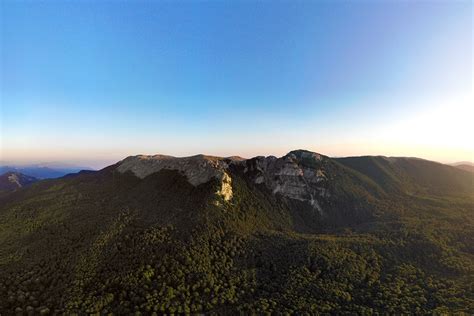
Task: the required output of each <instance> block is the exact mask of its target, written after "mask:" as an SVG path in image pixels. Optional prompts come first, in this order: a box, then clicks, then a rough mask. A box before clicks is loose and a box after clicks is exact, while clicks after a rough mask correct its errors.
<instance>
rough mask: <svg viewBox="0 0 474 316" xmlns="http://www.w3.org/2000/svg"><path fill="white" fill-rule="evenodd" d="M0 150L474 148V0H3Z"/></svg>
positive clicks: (358, 151) (427, 154)
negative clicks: (473, 0)
mask: <svg viewBox="0 0 474 316" xmlns="http://www.w3.org/2000/svg"><path fill="white" fill-rule="evenodd" d="M0 9H1V16H0V17H1V22H0V24H1V26H0V27H1V31H0V32H1V33H0V34H1V42H0V45H1V46H0V51H1V68H0V71H1V77H0V80H1V81H0V88H1V99H0V101H1V109H0V110H1V112H0V115H1V116H0V124H1V127H0V132H1V137H0V141H1V143H0V150H1V151H0V155H1V156H0V160H3V161H9V162H16V163H28V162H41V161H63V162H72V163H79V164H82V165H89V166H92V167H101V166H104V165H105V164H108V163H112V162H115V161H117V160H120V159H122V158H124V157H125V156H127V155H132V154H139V153H146V154H152V153H163V154H171V155H176V156H183V155H190V154H196V153H207V154H214V155H221V156H226V155H240V156H244V157H245V156H247V157H248V156H253V155H269V154H273V155H277V156H278V155H282V154H284V153H286V152H288V151H289V150H291V149H296V148H305V149H309V150H313V151H317V152H320V153H323V154H326V155H330V156H347V155H364V154H372V155H373V154H381V155H394V156H417V157H422V158H427V159H431V160H437V161H442V162H453V161H461V160H469V161H472V160H474V146H473V145H474V144H473V136H472V135H474V130H473V125H474V123H473V122H474V115H473V114H474V111H473V107H474V98H473V90H474V88H473V72H474V68H473V42H474V38H473V10H474V9H473V4H472V2H471V1H433V2H431V1H347V2H345V1H335V2H334V1H328V2H325V1H292V2H290V1H277V2H273V1H259V2H257V1H177V2H176V1H153V2H147V1H102V2H101V1H77V2H76V1H8V0H6V1H1V3H0Z"/></svg>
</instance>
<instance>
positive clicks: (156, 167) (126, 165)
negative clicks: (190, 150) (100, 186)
mask: <svg viewBox="0 0 474 316" xmlns="http://www.w3.org/2000/svg"><path fill="white" fill-rule="evenodd" d="M232 160H233V159H224V158H219V157H212V156H205V155H196V156H191V157H182V158H178V157H172V156H165V155H153V156H147V155H139V156H131V157H127V158H126V159H124V160H122V161H121V162H120V163H119V166H118V168H117V170H118V171H119V172H122V173H123V172H127V171H131V172H133V173H134V174H135V175H136V176H137V177H139V178H141V179H143V178H145V177H146V176H148V175H151V174H153V173H155V172H158V171H160V170H162V169H168V170H177V171H179V172H181V173H182V174H184V175H185V176H186V178H187V179H188V181H189V183H191V184H192V185H194V186H198V185H200V184H203V183H206V182H208V181H210V180H211V179H212V178H216V179H217V180H219V181H220V183H221V188H220V189H219V190H218V191H217V192H216V193H217V194H218V195H220V196H221V197H222V198H223V199H224V200H225V201H229V200H230V199H232V194H233V193H232V179H231V177H230V176H229V174H227V173H226V171H225V170H226V169H227V168H228V163H229V162H230V161H232Z"/></svg>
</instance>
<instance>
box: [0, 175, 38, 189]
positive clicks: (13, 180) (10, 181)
mask: <svg viewBox="0 0 474 316" xmlns="http://www.w3.org/2000/svg"><path fill="white" fill-rule="evenodd" d="M36 181H38V179H37V178H35V177H30V176H27V175H24V174H22V173H19V172H6V173H3V174H2V175H0V192H11V191H15V190H17V189H20V188H23V187H26V186H28V185H30V184H32V183H35V182H36Z"/></svg>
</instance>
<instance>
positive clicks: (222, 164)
mask: <svg viewBox="0 0 474 316" xmlns="http://www.w3.org/2000/svg"><path fill="white" fill-rule="evenodd" d="M325 158H326V157H324V156H322V155H320V154H317V153H314V152H310V151H305V150H296V151H292V152H290V153H288V154H287V155H285V156H283V157H281V158H277V157H274V156H268V157H263V156H259V157H255V158H252V159H243V158H240V157H231V158H219V157H213V156H204V155H197V156H192V157H183V158H176V157H172V156H164V155H154V156H145V155H140V156H133V157H128V158H126V159H124V160H123V161H122V162H120V164H119V167H118V170H119V171H120V172H126V171H131V172H133V173H134V174H135V175H136V176H137V177H139V178H145V177H146V176H148V175H150V174H152V173H155V172H158V171H160V170H162V169H171V170H177V171H179V172H181V173H183V174H184V175H185V176H186V177H187V179H188V181H189V183H191V184H192V185H194V186H197V185H200V184H202V183H206V182H208V181H210V180H211V179H212V178H216V179H217V180H218V181H220V184H221V186H220V188H219V189H218V191H217V192H216V193H217V194H218V195H219V196H221V197H222V198H223V199H224V200H225V201H230V200H231V199H232V196H233V191H232V178H231V175H230V174H231V173H230V171H229V166H231V165H235V166H237V167H243V168H244V174H246V176H248V177H250V178H251V179H252V180H253V181H254V182H255V183H256V184H263V185H265V186H267V187H268V188H269V189H270V190H271V191H272V192H273V194H279V195H281V196H283V197H285V198H289V199H294V200H299V201H304V202H307V203H309V204H310V205H311V206H312V207H313V208H314V209H316V210H317V211H318V212H319V213H322V212H323V210H322V208H321V206H320V205H321V203H320V201H321V199H323V198H324V197H327V196H328V192H327V190H326V185H325V182H326V180H327V178H326V174H325V170H324V167H323V161H324V159H325Z"/></svg>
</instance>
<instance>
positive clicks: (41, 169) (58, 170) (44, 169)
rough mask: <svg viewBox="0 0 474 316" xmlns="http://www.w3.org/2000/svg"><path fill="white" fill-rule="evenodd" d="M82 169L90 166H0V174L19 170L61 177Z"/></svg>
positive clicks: (24, 172)
mask: <svg viewBox="0 0 474 316" xmlns="http://www.w3.org/2000/svg"><path fill="white" fill-rule="evenodd" d="M81 170H90V168H81V167H51V166H43V165H27V166H0V174H1V173H5V172H19V173H23V174H25V175H29V176H32V177H35V178H38V179H54V178H60V177H63V176H65V175H66V174H70V173H77V172H79V171H81Z"/></svg>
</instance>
